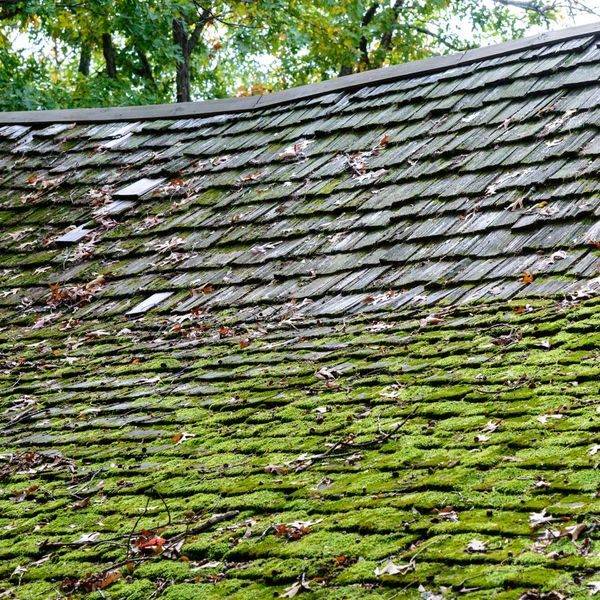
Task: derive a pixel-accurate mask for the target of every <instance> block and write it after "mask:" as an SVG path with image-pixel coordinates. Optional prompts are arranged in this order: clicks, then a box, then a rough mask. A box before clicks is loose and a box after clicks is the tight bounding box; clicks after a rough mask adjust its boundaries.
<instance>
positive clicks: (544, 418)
mask: <svg viewBox="0 0 600 600" xmlns="http://www.w3.org/2000/svg"><path fill="white" fill-rule="evenodd" d="M562 418H563V415H561V414H560V413H557V414H552V415H542V416H540V417H537V420H538V421H539V422H540V423H541V424H542V425H545V424H546V423H547V421H548V419H562Z"/></svg>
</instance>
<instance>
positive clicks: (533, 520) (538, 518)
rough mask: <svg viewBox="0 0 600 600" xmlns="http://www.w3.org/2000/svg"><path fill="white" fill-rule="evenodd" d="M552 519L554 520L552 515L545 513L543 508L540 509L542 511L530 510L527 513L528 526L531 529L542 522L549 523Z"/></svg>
mask: <svg viewBox="0 0 600 600" xmlns="http://www.w3.org/2000/svg"><path fill="white" fill-rule="evenodd" d="M552 521H554V517H553V516H551V515H549V514H546V509H545V508H544V510H542V512H538V513H536V512H532V513H530V514H529V527H531V528H532V529H536V528H537V527H540V526H541V525H543V524H544V523H551V522H552Z"/></svg>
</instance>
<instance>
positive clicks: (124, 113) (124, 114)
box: [0, 22, 600, 125]
mask: <svg viewBox="0 0 600 600" xmlns="http://www.w3.org/2000/svg"><path fill="white" fill-rule="evenodd" d="M599 33H600V22H595V23H590V24H586V25H581V26H578V27H569V28H567V29H561V30H558V31H549V32H545V33H541V34H539V35H535V36H531V37H527V38H522V39H520V40H511V41H509V42H504V43H501V44H494V45H492V46H485V47H483V48H476V49H474V50H467V51H465V52H458V53H456V54H450V55H446V56H434V57H432V58H425V59H423V60H416V61H412V62H408V63H403V64H400V65H395V66H391V67H383V68H381V69H374V70H372V71H365V72H363V73H357V74H355V75H347V76H345V77H338V78H336V79H328V80H326V81H320V82H318V83H311V84H308V85H301V86H298V87H293V88H290V89H287V90H283V91H281V92H274V93H272V94H264V95H257V96H245V97H241V98H225V99H222V100H206V101H202V102H182V103H172V104H152V105H146V106H126V107H111V108H69V109H63V110H40V111H16V112H4V113H3V112H0V125H52V124H55V123H106V122H116V121H145V120H152V119H185V118H193V117H206V116H212V115H219V114H227V113H236V112H246V111H253V110H257V109H262V108H270V107H273V106H277V105H283V104H288V103H290V102H294V101H297V100H306V99H310V98H315V97H318V96H321V95H324V94H330V93H332V92H342V91H352V90H355V89H358V88H361V87H364V86H367V85H373V84H381V83H388V82H392V81H397V80H399V79H405V78H409V77H415V76H419V75H426V74H430V73H435V72H439V71H444V70H446V69H449V68H452V67H457V66H460V65H465V64H470V63H474V62H478V61H481V60H485V59H490V58H496V57H499V56H504V55H508V54H512V53H514V52H519V51H522V50H528V49H534V48H537V47H539V46H543V45H546V44H552V43H558V42H564V41H568V40H572V39H576V38H580V37H585V36H589V35H594V34H599Z"/></svg>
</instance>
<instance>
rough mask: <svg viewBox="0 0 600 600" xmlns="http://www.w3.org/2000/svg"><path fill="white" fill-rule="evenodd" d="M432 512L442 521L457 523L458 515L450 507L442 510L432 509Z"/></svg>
mask: <svg viewBox="0 0 600 600" xmlns="http://www.w3.org/2000/svg"><path fill="white" fill-rule="evenodd" d="M433 512H436V513H437V514H438V516H439V517H440V518H442V519H444V521H451V522H453V523H455V522H456V521H458V513H457V512H456V511H455V510H454V508H452V506H446V507H444V508H442V509H437V508H434V509H433Z"/></svg>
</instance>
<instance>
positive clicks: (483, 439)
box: [475, 433, 490, 443]
mask: <svg viewBox="0 0 600 600" xmlns="http://www.w3.org/2000/svg"><path fill="white" fill-rule="evenodd" d="M489 440H490V436H489V435H485V434H484V433H480V434H479V435H476V436H475V441H476V442H479V443H483V442H488V441H489Z"/></svg>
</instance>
